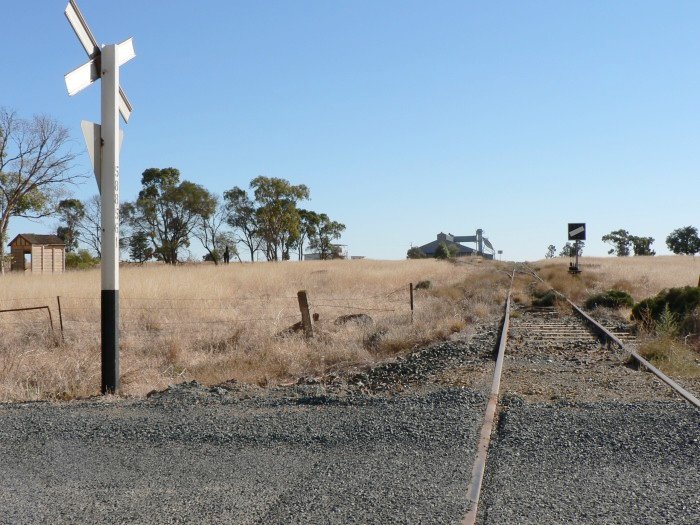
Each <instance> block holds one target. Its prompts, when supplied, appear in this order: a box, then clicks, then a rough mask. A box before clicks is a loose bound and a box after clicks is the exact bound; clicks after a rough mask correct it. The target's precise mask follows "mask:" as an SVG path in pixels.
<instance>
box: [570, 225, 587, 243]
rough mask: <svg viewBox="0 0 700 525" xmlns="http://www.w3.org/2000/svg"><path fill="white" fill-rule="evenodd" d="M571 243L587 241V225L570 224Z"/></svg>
mask: <svg viewBox="0 0 700 525" xmlns="http://www.w3.org/2000/svg"><path fill="white" fill-rule="evenodd" d="M567 231H568V232H569V240H570V241H585V240H586V223H585V222H570V223H569V229H568V230H567Z"/></svg>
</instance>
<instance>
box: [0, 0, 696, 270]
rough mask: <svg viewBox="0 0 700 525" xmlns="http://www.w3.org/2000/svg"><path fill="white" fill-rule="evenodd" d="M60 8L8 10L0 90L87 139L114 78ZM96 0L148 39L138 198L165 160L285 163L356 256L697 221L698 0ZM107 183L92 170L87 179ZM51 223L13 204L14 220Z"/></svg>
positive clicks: (255, 166)
mask: <svg viewBox="0 0 700 525" xmlns="http://www.w3.org/2000/svg"><path fill="white" fill-rule="evenodd" d="M65 4H66V2H65V1H64V0H24V1H22V2H5V4H4V5H3V6H2V18H3V20H4V22H5V23H4V24H3V43H4V46H3V51H4V52H3V64H4V67H3V71H2V81H1V82H0V105H3V106H6V107H9V108H13V109H15V110H17V111H18V112H19V114H20V115H22V116H25V117H29V116H31V115H32V114H34V113H47V114H50V115H52V116H53V117H55V118H57V119H58V120H59V121H60V122H62V123H63V124H64V125H65V126H67V127H68V128H69V129H70V130H71V132H72V135H73V137H74V147H75V148H76V149H77V150H80V151H84V146H83V139H82V135H81V132H80V121H81V120H82V119H87V120H93V121H99V86H97V85H95V86H91V87H90V88H88V89H87V90H85V91H83V92H81V93H79V94H78V95H76V96H74V97H68V95H67V93H66V91H65V86H64V82H63V76H64V74H65V73H67V72H68V71H70V70H72V69H74V68H75V67H77V66H78V65H80V64H82V63H83V62H84V61H85V54H84V52H83V50H82V48H81V47H80V45H79V43H78V41H77V39H76V38H75V36H74V34H73V32H72V30H71V29H70V26H69V25H68V23H67V21H66V20H65V18H64V16H63V9H64V8H65ZM79 5H80V8H81V9H82V11H83V13H84V15H85V17H86V18H87V20H88V23H89V24H90V26H91V28H92V30H93V33H94V34H95V36H96V37H97V39H98V41H99V42H100V43H116V42H119V41H122V40H124V39H126V38H128V37H130V36H133V37H134V42H135V49H136V53H137V56H136V58H135V59H134V60H133V61H131V62H129V63H128V64H126V65H125V66H123V68H122V70H121V81H122V86H123V88H124V89H125V90H126V92H127V94H128V95H129V98H130V99H131V101H132V103H133V105H134V113H133V115H132V119H131V121H130V122H129V124H128V125H125V126H123V127H124V130H125V141H124V147H123V150H122V158H121V190H122V200H130V199H133V198H134V197H135V196H136V194H137V193H138V189H139V186H140V177H141V173H142V172H143V171H144V170H145V169H147V168H150V167H168V166H174V167H177V168H179V169H180V171H181V173H182V176H183V178H186V179H189V180H192V181H194V182H197V183H200V184H203V185H204V186H206V187H207V188H209V189H210V190H212V191H215V192H217V193H222V192H223V191H224V190H226V189H229V188H231V187H233V186H235V185H238V186H243V187H246V186H247V184H248V183H249V181H250V180H251V179H252V178H253V177H255V176H257V175H266V176H270V177H282V178H286V179H289V180H290V181H292V182H294V183H304V184H306V185H308V186H309V187H310V188H311V197H312V200H311V201H310V202H309V203H307V204H306V206H308V207H309V208H311V209H314V210H316V211H323V212H326V213H328V214H329V215H330V216H331V217H332V218H334V219H336V220H339V221H341V222H343V223H345V224H346V226H347V231H346V233H345V235H344V236H343V242H344V243H346V244H348V245H349V250H350V253H351V254H353V255H365V256H368V257H372V258H389V259H398V258H403V257H405V253H406V250H407V249H408V248H409V247H410V245H411V244H414V245H420V244H424V243H427V242H429V241H431V240H433V239H434V238H435V234H436V233H438V232H440V231H445V232H451V233H454V234H458V235H468V234H473V232H474V230H476V228H479V227H481V228H483V229H484V230H485V231H486V234H487V236H488V237H490V239H491V240H492V242H493V244H494V245H495V247H496V248H497V249H501V250H503V252H504V258H507V259H517V260H524V259H528V260H532V259H537V258H541V257H542V256H543V255H544V253H545V251H546V247H547V245H549V244H555V245H556V246H557V247H558V248H559V247H561V245H563V243H564V242H566V223H567V222H586V223H587V224H588V238H589V241H588V243H587V249H586V250H585V252H584V253H585V254H587V255H603V254H605V253H606V252H607V248H608V247H607V246H606V245H605V244H603V243H602V242H601V241H600V237H601V236H602V235H604V234H605V233H607V232H609V231H611V230H614V229H618V228H625V229H628V230H629V231H630V232H631V233H633V234H637V235H650V236H652V237H654V238H656V243H655V245H654V248H655V249H656V250H657V253H659V254H661V253H668V250H667V249H666V246H665V242H664V239H665V237H666V235H668V233H669V232H671V231H672V230H673V229H675V228H678V227H681V226H686V225H689V224H692V225H695V226H700V206H699V205H698V202H699V195H700V148H699V147H698V145H699V144H700V39H699V38H698V33H697V26H698V21H699V20H700V3H698V2H671V1H669V2H658V1H653V2H651V1H634V2H626V1H618V2H608V1H597V2H591V1H586V2H583V1H581V2H573V1H570V2H561V1H532V2H526V1H512V2H466V1H455V2H447V1H445V2H441V1H436V2H417V1H415V2H414V1H400V2H399V1H377V0H372V1H358V0H353V1H349V2H340V1H301V2H292V1H286V2H282V1H270V2H234V1H218V0H217V1H213V0H203V1H202V2H191V1H188V2H185V1H182V0H169V1H161V0H149V1H148V2H143V1H136V0H120V1H119V2H98V1H97V0H82V1H80V0H79ZM76 170H78V171H82V172H85V173H89V170H90V167H89V160H88V157H87V153H83V154H82V155H81V156H80V162H79V164H78V165H77V166H76ZM94 193H96V186H95V183H94V179H92V178H88V179H86V180H85V183H84V184H83V185H81V186H78V187H76V188H75V194H76V196H78V197H81V198H83V197H88V196H90V195H92V194H94ZM54 226H55V222H54V221H48V222H46V223H44V224H41V225H37V224H30V223H27V222H26V221H20V220H17V219H15V221H14V223H12V224H11V231H10V234H11V235H14V234H16V233H19V232H20V231H34V232H45V231H48V230H49V229H50V228H52V227H54ZM194 242H196V241H194ZM193 247H194V244H193ZM195 253H198V252H197V250H195Z"/></svg>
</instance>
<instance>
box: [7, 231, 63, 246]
mask: <svg viewBox="0 0 700 525" xmlns="http://www.w3.org/2000/svg"><path fill="white" fill-rule="evenodd" d="M20 237H22V238H23V239H24V240H25V241H27V242H28V243H30V244H44V245H46V244H52V245H60V246H65V245H66V243H65V242H63V239H61V238H60V237H59V236H58V235H41V234H38V233H20V234H19V235H18V236H17V237H15V238H14V239H12V241H10V243H9V244H8V246H12V244H13V243H14V242H15V241H16V240H17V239H19V238H20Z"/></svg>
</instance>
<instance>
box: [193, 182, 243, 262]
mask: <svg viewBox="0 0 700 525" xmlns="http://www.w3.org/2000/svg"><path fill="white" fill-rule="evenodd" d="M212 197H213V199H214V201H215V206H214V209H213V210H211V213H205V214H202V215H201V216H200V217H199V218H198V220H197V226H196V228H195V229H194V230H193V235H194V237H195V238H197V240H199V242H200V243H201V244H202V246H203V247H204V249H205V250H206V251H207V253H208V254H209V257H210V259H209V260H211V261H213V262H214V264H215V265H218V264H219V262H221V261H222V260H223V258H224V250H225V249H226V246H229V251H230V250H231V247H233V248H234V249H235V245H236V242H235V238H234V236H233V234H232V233H230V232H227V231H224V229H223V228H224V226H225V224H226V219H227V217H228V209H227V207H226V205H225V204H222V203H221V202H220V201H219V198H218V197H216V196H215V195H214V196H212ZM236 253H238V250H236Z"/></svg>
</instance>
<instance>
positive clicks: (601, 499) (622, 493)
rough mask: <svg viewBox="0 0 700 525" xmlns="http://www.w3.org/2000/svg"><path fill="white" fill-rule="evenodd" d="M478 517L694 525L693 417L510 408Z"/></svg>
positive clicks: (657, 407) (699, 517)
mask: <svg viewBox="0 0 700 525" xmlns="http://www.w3.org/2000/svg"><path fill="white" fill-rule="evenodd" d="M480 515H481V520H480V521H479V522H480V523H483V524H485V525H486V524H489V525H491V524H494V525H495V524H523V525H525V524H532V525H545V524H596V525H600V524H615V525H624V524H630V525H632V524H634V525H646V524H648V525H652V524H653V525H658V524H662V523H663V524H677V525H685V524H687V525H697V524H698V523H700V411H698V410H697V409H694V408H693V407H691V406H689V405H687V404H684V403H681V402H643V401H637V402H635V403H622V402H603V403H587V404H586V403H580V404H573V403H554V404H533V405H523V404H522V403H519V402H517V400H513V402H511V403H510V406H508V408H507V410H505V411H504V412H502V414H501V420H500V424H499V428H498V433H497V435H496V436H495V439H494V441H492V442H491V448H490V451H489V459H488V466H487V473H486V478H485V484H484V487H483V492H482V501H481V503H480Z"/></svg>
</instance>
